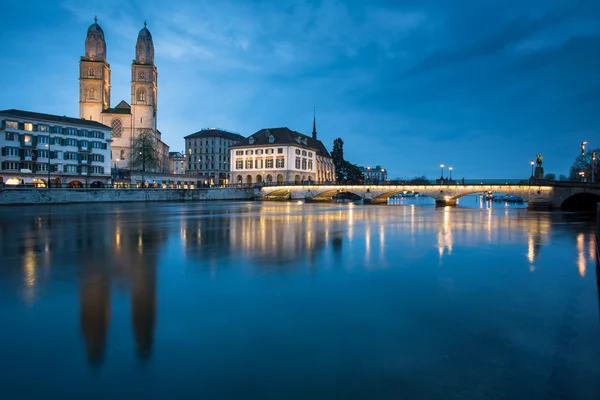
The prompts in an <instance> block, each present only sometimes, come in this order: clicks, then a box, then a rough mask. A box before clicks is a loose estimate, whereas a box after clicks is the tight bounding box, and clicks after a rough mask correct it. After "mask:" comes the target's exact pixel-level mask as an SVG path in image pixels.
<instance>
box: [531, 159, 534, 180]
mask: <svg viewBox="0 0 600 400" xmlns="http://www.w3.org/2000/svg"><path fill="white" fill-rule="evenodd" d="M533 164H535V162H534V161H533V160H531V177H532V178H533Z"/></svg>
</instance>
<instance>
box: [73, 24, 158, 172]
mask: <svg viewBox="0 0 600 400" xmlns="http://www.w3.org/2000/svg"><path fill="white" fill-rule="evenodd" d="M157 81H158V70H157V69H156V65H154V43H153V41H152V35H151V34H150V31H149V30H148V28H147V27H146V23H145V22H144V27H143V28H142V29H141V30H140V33H139V34H138V38H137V43H136V45H135V59H134V60H133V62H132V64H131V104H129V103H127V102H126V101H125V100H122V101H121V102H119V104H117V105H116V106H115V107H114V108H111V106H110V89H111V84H110V82H111V79H110V65H109V64H108V62H107V61H106V40H105V38H104V31H103V30H102V28H101V27H100V25H98V19H97V18H94V23H93V24H92V25H91V26H90V27H89V28H88V31H87V36H86V38H85V55H84V56H82V57H81V60H80V61H79V89H80V90H79V114H80V117H81V118H82V119H86V120H92V121H97V122H100V123H102V124H104V125H107V126H110V127H111V128H112V143H111V149H112V151H111V167H112V168H113V169H114V170H130V171H131V169H136V167H135V166H133V168H132V165H131V156H132V146H133V144H134V142H135V139H136V138H137V137H138V136H139V135H140V134H144V133H149V134H151V136H152V137H153V138H154V139H155V140H156V147H155V148H156V151H157V159H158V165H157V166H156V167H154V168H146V171H149V172H162V173H166V172H169V146H167V144H166V143H164V142H163V141H162V140H161V133H160V131H159V130H158V129H157V126H156V114H157V94H158V85H157ZM137 169H139V167H137Z"/></svg>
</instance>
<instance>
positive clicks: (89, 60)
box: [79, 18, 110, 121]
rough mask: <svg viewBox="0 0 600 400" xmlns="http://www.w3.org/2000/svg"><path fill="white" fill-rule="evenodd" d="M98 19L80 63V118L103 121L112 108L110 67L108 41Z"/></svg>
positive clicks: (88, 38)
mask: <svg viewBox="0 0 600 400" xmlns="http://www.w3.org/2000/svg"><path fill="white" fill-rule="evenodd" d="M97 22H98V19H97V18H94V23H93V24H92V25H91V26H90V27H89V28H88V31H87V36H86V38H85V55H84V56H83V57H81V60H80V61H79V116H80V117H81V118H83V119H89V120H93V121H102V119H101V116H102V111H104V110H106V109H107V108H108V107H109V106H110V66H109V65H108V63H107V62H106V41H105V40H104V31H103V30H102V28H101V27H100V25H98V23H97Z"/></svg>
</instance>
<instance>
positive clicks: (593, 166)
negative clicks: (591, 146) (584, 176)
mask: <svg viewBox="0 0 600 400" xmlns="http://www.w3.org/2000/svg"><path fill="white" fill-rule="evenodd" d="M595 169H596V152H595V151H592V183H594V182H595V179H594V178H595V171H594V170H595Z"/></svg>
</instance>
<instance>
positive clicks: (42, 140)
mask: <svg viewBox="0 0 600 400" xmlns="http://www.w3.org/2000/svg"><path fill="white" fill-rule="evenodd" d="M37 141H38V144H48V143H49V142H50V137H49V136H38V138H37Z"/></svg>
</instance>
